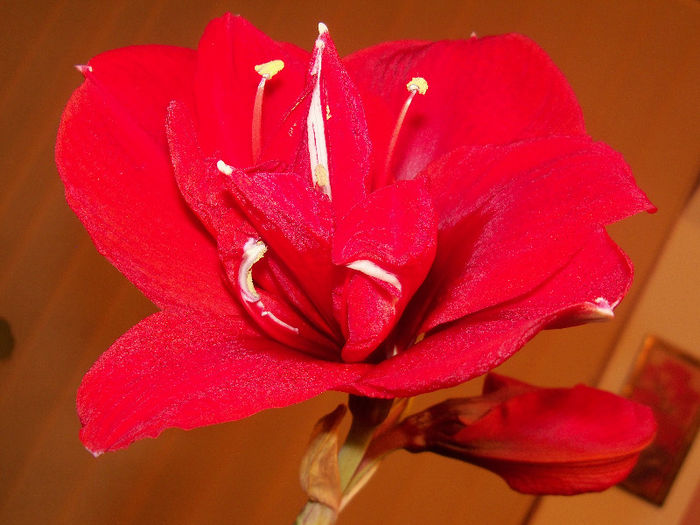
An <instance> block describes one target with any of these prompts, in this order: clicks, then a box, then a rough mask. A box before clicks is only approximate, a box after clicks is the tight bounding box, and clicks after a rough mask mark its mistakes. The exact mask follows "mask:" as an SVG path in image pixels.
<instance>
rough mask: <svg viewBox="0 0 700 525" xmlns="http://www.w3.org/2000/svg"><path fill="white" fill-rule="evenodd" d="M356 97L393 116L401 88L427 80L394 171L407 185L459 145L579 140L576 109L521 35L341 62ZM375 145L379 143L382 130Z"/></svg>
mask: <svg viewBox="0 0 700 525" xmlns="http://www.w3.org/2000/svg"><path fill="white" fill-rule="evenodd" d="M345 65H346V67H347V68H348V71H349V72H350V76H351V77H352V79H353V81H354V82H355V83H356V84H357V86H358V88H359V89H360V92H361V93H362V94H363V95H364V94H365V93H367V94H369V96H372V97H380V98H381V99H382V100H383V102H384V103H385V104H386V105H387V106H389V108H390V109H391V113H392V114H393V115H397V114H398V112H399V109H400V107H401V104H402V103H403V101H404V100H405V98H406V82H408V81H409V80H410V79H411V78H413V77H423V78H425V79H426V81H427V83H428V85H429V89H428V94H426V96H424V97H419V98H417V99H416V100H415V102H414V106H415V107H412V108H411V114H410V115H409V117H408V119H407V121H406V123H405V124H404V126H405V128H404V130H403V131H402V135H401V138H400V141H399V142H398V144H397V150H396V156H395V162H393V164H392V166H391V172H392V176H393V178H395V179H410V178H413V177H415V176H416V174H417V173H419V172H420V171H421V170H422V169H423V168H424V167H425V166H427V165H428V164H430V163H431V162H432V161H433V160H436V159H438V158H439V157H440V156H442V155H443V154H445V153H448V152H449V151H451V150H453V149H455V148H457V147H460V146H462V145H464V144H507V143H510V142H516V141H519V140H523V139H526V138H531V137H541V136H547V135H558V134H561V135H583V134H584V125H583V116H582V114H581V109H580V107H579V105H578V102H577V101H576V97H575V96H574V94H573V92H572V90H571V88H570V87H569V85H568V83H567V82H566V80H565V79H564V77H563V75H562V74H561V72H560V71H559V70H558V69H557V67H556V66H555V65H554V64H553V63H552V61H551V59H550V58H549V57H548V56H547V55H546V53H545V52H544V51H543V50H542V49H541V48H540V47H539V46H538V45H537V44H535V43H534V42H533V41H532V40H530V39H528V38H526V37H524V36H522V35H515V34H512V35H503V36H492V37H485V38H476V37H472V38H470V39H468V40H455V41H447V40H445V41H441V42H417V41H404V42H386V43H383V44H379V45H377V46H375V47H370V48H368V49H364V50H362V51H358V52H357V53H354V54H353V55H351V56H349V57H347V58H346V59H345ZM377 124H378V125H377V127H376V131H377V134H379V136H377V134H374V136H373V139H374V142H383V141H387V142H388V140H389V137H388V136H382V135H381V134H380V133H381V129H380V125H379V123H377Z"/></svg>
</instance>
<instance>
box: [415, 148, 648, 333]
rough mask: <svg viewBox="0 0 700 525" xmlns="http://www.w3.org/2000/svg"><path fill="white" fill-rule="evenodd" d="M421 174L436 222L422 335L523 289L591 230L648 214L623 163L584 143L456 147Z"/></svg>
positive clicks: (605, 150)
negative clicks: (437, 230) (434, 252)
mask: <svg viewBox="0 0 700 525" xmlns="http://www.w3.org/2000/svg"><path fill="white" fill-rule="evenodd" d="M422 177H425V178H426V181H427V182H428V187H429V190H430V194H431V197H432V199H433V203H434V205H435V209H436V211H437V213H438V216H439V221H440V237H439V240H438V254H437V256H436V262H435V265H434V266H433V269H432V270H431V274H430V275H429V277H428V279H427V280H426V283H425V286H424V288H423V290H422V292H423V294H422V295H421V296H420V300H421V301H422V302H423V303H424V304H423V306H424V307H426V308H429V313H428V314H427V317H426V318H425V319H424V320H423V326H422V329H421V330H422V331H426V330H429V329H431V328H433V327H435V326H437V325H439V324H441V323H445V322H449V321H452V320H454V319H458V318H460V317H462V316H465V315H467V314H469V313H472V312H476V311H478V310H481V309H483V308H488V307H490V306H493V305H496V304H499V303H501V302H503V301H506V300H510V299H512V298H514V297H517V296H518V295H521V294H523V293H526V292H528V291H529V290H531V289H532V288H534V287H536V286H538V285H539V284H540V283H542V282H543V281H544V280H545V279H546V278H548V277H549V276H550V275H552V274H553V273H554V272H555V271H557V270H558V269H560V268H562V267H563V266H564V265H565V264H567V262H568V261H569V260H570V258H571V257H572V256H573V255H574V254H575V253H576V251H578V250H579V249H580V247H581V246H582V245H583V242H585V240H586V239H587V238H588V235H589V232H590V231H591V230H593V229H596V228H600V227H602V226H605V225H607V224H609V223H612V222H614V221H617V220H620V219H622V218H624V217H626V216H628V215H631V214H634V213H638V212H640V211H643V210H650V209H653V206H652V205H651V203H650V202H649V201H648V199H647V198H646V195H644V193H643V192H642V191H641V190H640V189H639V188H638V187H637V186H636V184H635V182H634V179H633V178H632V174H631V172H630V170H629V167H628V166H627V164H626V163H625V162H624V160H623V159H622V157H621V156H620V155H619V154H617V153H616V152H614V151H613V150H611V149H610V148H609V147H608V146H606V145H604V144H601V143H593V142H591V141H590V140H589V139H587V138H568V137H549V138H545V139H536V140H532V141H526V142H522V143H516V144H511V145H508V146H486V147H475V148H463V149H460V150H456V151H454V152H452V153H451V154H449V155H446V156H445V157H443V158H442V159H441V160H440V161H438V162H436V163H434V164H433V165H431V166H430V167H429V168H427V169H426V170H425V172H424V174H423V175H422ZM417 299H418V298H417ZM431 301H432V302H431Z"/></svg>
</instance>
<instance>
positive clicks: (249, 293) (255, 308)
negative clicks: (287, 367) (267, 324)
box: [238, 238, 299, 334]
mask: <svg viewBox="0 0 700 525" xmlns="http://www.w3.org/2000/svg"><path fill="white" fill-rule="evenodd" d="M265 252H267V246H266V245H265V243H264V242H262V241H256V240H255V239H252V238H251V239H248V240H247V241H246V243H245V244H244V245H243V260H242V261H241V266H240V267H239V268H238V288H239V289H240V291H241V297H242V298H243V300H244V301H245V303H244V306H245V307H246V309H247V310H248V312H249V313H250V314H251V315H254V314H257V315H259V316H260V318H268V319H270V320H271V321H272V322H273V323H275V324H276V325H277V326H280V327H282V328H284V329H285V330H289V331H290V332H293V333H295V334H298V333H299V329H298V328H296V327H294V326H292V325H290V324H287V323H285V322H284V321H282V320H281V319H280V318H279V317H277V316H276V315H275V314H273V313H272V312H270V311H269V310H266V309H265V305H264V304H263V302H262V301H261V300H260V294H259V293H258V291H257V290H256V289H255V284H254V283H253V266H254V265H255V263H257V262H258V261H260V259H262V258H263V256H264V255H265Z"/></svg>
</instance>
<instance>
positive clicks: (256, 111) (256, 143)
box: [251, 60, 284, 164]
mask: <svg viewBox="0 0 700 525" xmlns="http://www.w3.org/2000/svg"><path fill="white" fill-rule="evenodd" d="M282 69H284V62H283V61H282V60H271V61H270V62H265V63H264V64H258V65H257V66H255V71H256V72H257V73H258V74H259V75H260V76H261V77H262V78H260V83H259V84H258V89H257V91H256V92H255V103H254V104H253V124H252V130H251V137H252V148H253V163H255V164H257V163H258V162H260V151H261V149H262V105H263V94H264V93H265V83H266V82H267V81H268V80H270V79H271V78H272V77H274V76H275V75H276V74H277V73H279V72H280V71H282Z"/></svg>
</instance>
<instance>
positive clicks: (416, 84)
mask: <svg viewBox="0 0 700 525" xmlns="http://www.w3.org/2000/svg"><path fill="white" fill-rule="evenodd" d="M406 89H407V90H408V98H407V99H406V102H404V103H403V107H402V108H401V112H400V113H399V117H398V118H397V119H396V125H395V126H394V132H393V133H392V135H391V141H389V150H388V151H387V155H386V163H385V164H384V180H383V181H382V184H380V187H381V186H385V185H386V184H388V183H389V169H390V168H391V159H392V157H393V155H394V149H395V148H396V142H397V140H398V138H399V132H400V131H401V126H403V121H404V119H405V118H406V113H408V108H409V107H411V102H413V98H414V97H415V96H416V93H419V94H421V95H425V92H426V91H428V83H427V82H426V80H425V79H424V78H422V77H414V78H412V79H411V80H410V81H409V82H408V84H406Z"/></svg>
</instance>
